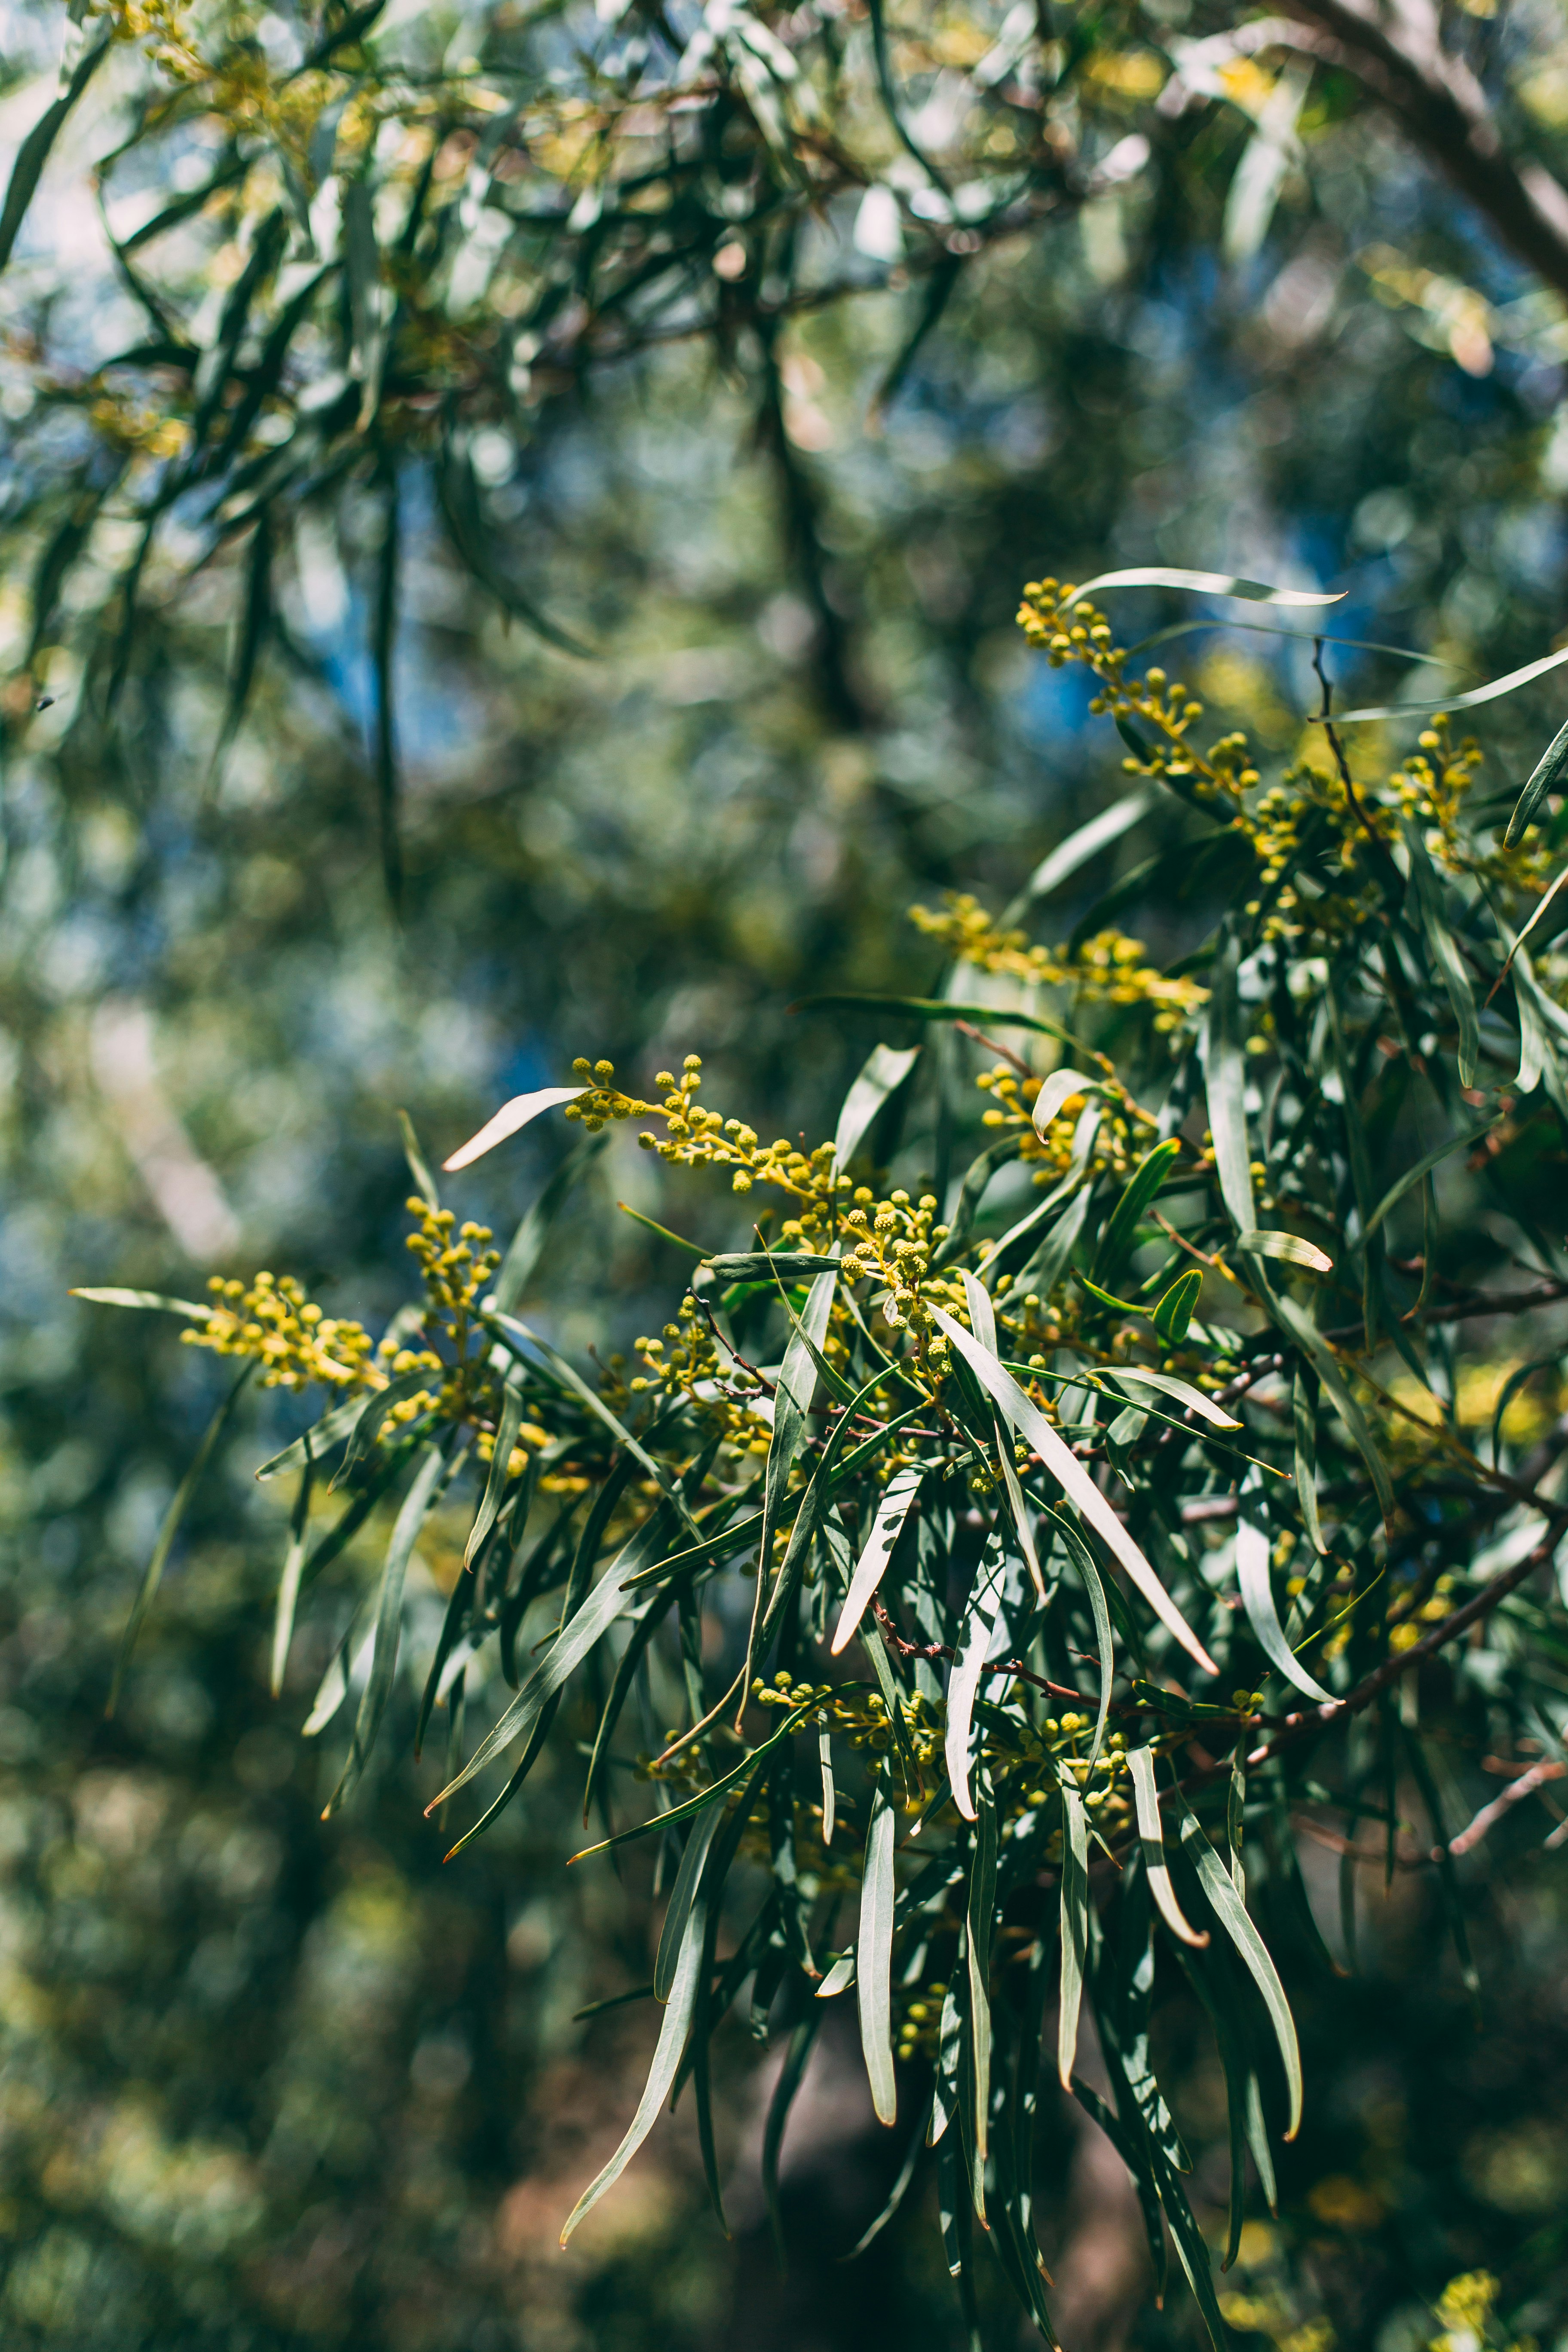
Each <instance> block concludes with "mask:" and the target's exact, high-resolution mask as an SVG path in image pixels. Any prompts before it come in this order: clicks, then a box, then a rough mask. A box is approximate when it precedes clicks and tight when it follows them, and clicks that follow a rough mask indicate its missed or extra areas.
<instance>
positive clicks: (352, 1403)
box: [256, 1393, 365, 1479]
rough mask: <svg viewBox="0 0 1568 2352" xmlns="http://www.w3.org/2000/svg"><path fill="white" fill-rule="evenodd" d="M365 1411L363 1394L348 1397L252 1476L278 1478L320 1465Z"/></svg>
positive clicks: (313, 1423)
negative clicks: (309, 1466)
mask: <svg viewBox="0 0 1568 2352" xmlns="http://www.w3.org/2000/svg"><path fill="white" fill-rule="evenodd" d="M364 1408H365V1399H364V1396H363V1393H362V1394H360V1395H359V1396H352V1397H349V1398H347V1399H345V1401H344V1402H343V1403H342V1404H335V1405H333V1407H332V1409H331V1412H324V1413H323V1414H322V1415H321V1419H320V1421H316V1422H312V1423H311V1424H310V1428H309V1429H308V1430H306V1432H305V1433H304V1434H303V1436H302V1437H297V1438H296V1439H295V1440H294V1443H293V1444H292V1445H286V1446H285V1447H284V1448H283V1451H282V1453H281V1454H273V1455H272V1456H271V1457H270V1459H269V1460H268V1461H266V1462H264V1463H263V1464H262V1465H261V1467H260V1469H259V1470H258V1472H257V1473H256V1475H257V1476H258V1478H260V1479H268V1478H281V1477H282V1476H283V1475H285V1473H286V1472H288V1471H290V1470H300V1469H303V1467H304V1466H305V1465H306V1463H307V1462H320V1461H321V1457H322V1455H323V1454H326V1453H328V1452H329V1451H330V1450H331V1447H332V1446H334V1445H335V1444H337V1442H338V1440H339V1438H340V1437H346V1436H347V1435H348V1433H349V1432H350V1430H351V1429H352V1428H353V1425H354V1423H355V1422H356V1421H358V1419H359V1417H360V1415H361V1413H362V1412H363V1411H364Z"/></svg>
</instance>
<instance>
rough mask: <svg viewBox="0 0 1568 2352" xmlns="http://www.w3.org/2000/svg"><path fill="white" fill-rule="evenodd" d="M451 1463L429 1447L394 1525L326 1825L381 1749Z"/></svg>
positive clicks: (325, 1810)
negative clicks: (419, 1558) (416, 1564)
mask: <svg viewBox="0 0 1568 2352" xmlns="http://www.w3.org/2000/svg"><path fill="white" fill-rule="evenodd" d="M451 1467H452V1465H451V1464H450V1463H449V1461H448V1460H447V1457H446V1455H445V1454H443V1451H442V1449H441V1447H440V1445H439V1444H435V1443H434V1442H432V1443H431V1444H428V1445H426V1448H425V1450H424V1454H423V1455H422V1456H421V1459H420V1462H419V1466H418V1468H417V1469H416V1472H415V1474H414V1483H413V1485H412V1486H410V1487H409V1489H408V1492H407V1494H406V1495H405V1496H404V1498H403V1504H402V1507H401V1508H400V1510H399V1511H398V1514H397V1517H396V1518H395V1521H394V1522H393V1528H392V1538H391V1541H390V1542H389V1543H388V1545H387V1547H386V1559H385V1561H384V1564H383V1567H382V1571H381V1589H380V1591H379V1592H378V1594H377V1596H376V1605H375V1647H374V1651H373V1653H372V1654H371V1664H370V1679H369V1681H368V1682H367V1683H366V1684H365V1686H364V1691H363V1696H361V1699H360V1704H359V1713H358V1715H357V1716H356V1717H355V1718H354V1727H353V1740H352V1741H351V1743H350V1747H349V1753H348V1759H347V1761H346V1762H345V1764H344V1766H343V1769H342V1774H341V1775H340V1777H339V1780H338V1785H337V1787H336V1788H335V1789H334V1790H332V1793H331V1796H330V1797H329V1798H328V1800H327V1802H326V1805H325V1807H324V1808H323V1810H322V1814H321V1818H322V1820H323V1821H330V1820H331V1816H332V1815H333V1814H334V1813H337V1812H341V1811H342V1808H343V1807H344V1805H346V1804H347V1802H348V1801H349V1799H350V1798H351V1797H352V1796H353V1792H354V1790H355V1789H357V1788H358V1786H359V1783H360V1781H361V1780H362V1779H363V1775H364V1769H365V1766H366V1765H367V1764H368V1763H369V1761H370V1755H371V1750H372V1748H374V1745H375V1737H376V1733H377V1732H378V1731H379V1730H380V1728H381V1718H382V1717H383V1715H384V1713H385V1711H386V1702H387V1700H388V1698H389V1697H390V1696H391V1695H392V1678H393V1675H394V1674H395V1672H396V1668H397V1653H398V1648H399V1644H400V1643H401V1640H402V1633H403V1587H404V1581H405V1578H406V1576H407V1573H408V1562H409V1559H410V1558H411V1557H412V1554H413V1551H414V1547H415V1545H416V1542H417V1541H418V1539H419V1530H420V1528H422V1527H423V1526H424V1524H425V1519H426V1514H427V1512H428V1511H429V1509H430V1506H431V1504H432V1502H433V1501H434V1500H435V1496H436V1490H437V1485H438V1484H439V1482H440V1479H441V1475H442V1472H443V1471H444V1470H447V1471H449V1470H450V1468H451Z"/></svg>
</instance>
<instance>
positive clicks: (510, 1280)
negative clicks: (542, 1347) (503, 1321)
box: [495, 1134, 609, 1315]
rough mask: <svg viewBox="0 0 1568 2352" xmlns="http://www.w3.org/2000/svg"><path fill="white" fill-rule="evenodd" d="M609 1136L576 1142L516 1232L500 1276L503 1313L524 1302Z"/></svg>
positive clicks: (499, 1297)
mask: <svg viewBox="0 0 1568 2352" xmlns="http://www.w3.org/2000/svg"><path fill="white" fill-rule="evenodd" d="M608 1142H609V1137H608V1136H607V1135H602V1134H601V1135H585V1136H584V1138H583V1139H582V1141H581V1143H578V1144H575V1145H574V1147H573V1149H572V1150H570V1151H569V1152H568V1153H567V1155H566V1157H565V1159H564V1160H563V1161H562V1162H561V1165H560V1167H559V1168H557V1170H556V1171H555V1173H554V1174H553V1175H552V1177H551V1179H550V1181H549V1182H548V1183H547V1184H546V1185H545V1187H544V1190H543V1191H542V1192H541V1194H540V1196H539V1198H538V1200H537V1201H535V1202H534V1203H533V1205H532V1207H531V1209H530V1210H529V1211H528V1213H527V1214H526V1215H525V1216H524V1218H523V1220H522V1222H521V1224H520V1225H519V1226H518V1229H517V1231H516V1233H515V1234H513V1235H512V1237H511V1241H510V1244H509V1246H508V1249H507V1254H506V1255H505V1257H504V1258H502V1260H501V1262H500V1269H499V1271H498V1272H497V1275H496V1286H495V1302H496V1305H497V1306H498V1307H500V1311H501V1313H502V1314H503V1315H510V1314H512V1313H514V1312H515V1310H516V1308H517V1307H519V1306H520V1305H521V1301H522V1298H523V1296H524V1294H525V1293H526V1291H527V1289H528V1286H529V1284H530V1283H531V1281H532V1279H533V1274H534V1269H535V1267H536V1266H537V1265H538V1264H539V1261H540V1259H541V1258H542V1256H543V1255H544V1244H545V1243H546V1241H547V1240H548V1238H549V1234H550V1228H551V1226H552V1224H553V1223H554V1222H555V1219H556V1217H557V1215H558V1214H559V1213H560V1210H561V1206H562V1203H563V1202H564V1201H565V1199H566V1197H567V1195H568V1193H569V1192H571V1191H572V1190H573V1188H574V1185H575V1184H576V1183H577V1182H578V1181H579V1180H580V1179H581V1178H582V1177H583V1176H584V1175H585V1174H586V1173H587V1171H588V1169H589V1168H590V1167H591V1166H592V1165H593V1163H594V1161H595V1160H597V1158H598V1157H599V1155H600V1153H601V1152H602V1151H603V1150H605V1146H606V1144H607V1143H608Z"/></svg>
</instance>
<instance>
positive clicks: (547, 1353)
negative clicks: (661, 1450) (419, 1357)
mask: <svg viewBox="0 0 1568 2352" xmlns="http://www.w3.org/2000/svg"><path fill="white" fill-rule="evenodd" d="M483 1303H484V1306H485V1310H486V1313H487V1315H488V1316H489V1321H490V1324H491V1326H492V1327H493V1328H495V1329H496V1330H497V1334H498V1336H499V1338H500V1340H501V1343H502V1345H503V1346H504V1347H506V1348H508V1349H510V1352H511V1353H512V1354H514V1355H515V1354H517V1353H518V1352H519V1350H518V1346H517V1343H518V1342H519V1341H521V1342H522V1344H523V1345H524V1346H526V1347H529V1348H532V1349H535V1350H536V1351H537V1353H538V1354H539V1355H541V1356H542V1357H543V1359H544V1360H545V1362H546V1363H547V1364H548V1365H549V1366H550V1369H551V1370H552V1372H553V1373H554V1375H555V1377H556V1379H557V1380H558V1381H561V1382H563V1385H564V1386H565V1387H567V1388H569V1389H570V1390H571V1391H572V1393H573V1395H574V1397H575V1398H576V1399H577V1401H578V1402H579V1403H580V1404H583V1405H585V1406H586V1407H587V1409H588V1411H589V1412H591V1413H592V1414H593V1416H594V1418H595V1421H597V1422H600V1423H603V1424H604V1426H605V1428H606V1429H607V1430H608V1431H609V1433H610V1435H611V1436H612V1437H613V1438H614V1439H615V1440H616V1444H620V1445H624V1446H625V1448H626V1452H627V1453H628V1454H630V1455H631V1456H632V1459H633V1460H634V1461H636V1462H640V1463H641V1465H642V1466H643V1468H644V1469H645V1470H646V1471H647V1475H648V1476H649V1477H650V1478H651V1479H652V1480H653V1482H654V1485H655V1486H657V1487H658V1489H659V1491H660V1493H661V1494H663V1495H664V1496H666V1498H667V1499H668V1501H670V1502H672V1503H673V1504H674V1506H675V1508H676V1510H677V1511H678V1512H679V1515H680V1517H681V1519H682V1520H683V1521H684V1523H685V1525H686V1526H687V1527H688V1528H689V1529H690V1531H691V1533H692V1535H693V1536H696V1537H699V1538H700V1534H701V1530H700V1528H699V1527H698V1525H697V1522H696V1521H695V1520H694V1519H693V1517H692V1516H691V1513H690V1511H689V1508H688V1507H687V1503H686V1498H685V1496H683V1495H681V1494H680V1493H679V1490H678V1489H677V1488H676V1487H675V1486H672V1485H671V1482H670V1480H669V1477H668V1474H667V1472H666V1471H665V1469H664V1466H663V1465H662V1464H661V1463H659V1462H658V1461H656V1460H655V1458H654V1456H653V1455H652V1454H650V1453H649V1452H648V1450H647V1446H646V1445H644V1444H643V1443H642V1442H641V1440H640V1439H639V1438H636V1437H634V1436H633V1435H632V1433H631V1431H630V1430H629V1429H628V1428H627V1427H626V1423H624V1422H623V1421H622V1420H621V1419H620V1417H619V1415H618V1414H616V1413H614V1412H611V1410H610V1408H609V1406H608V1405H607V1404H606V1403H605V1400H604V1398H603V1397H602V1396H600V1395H599V1393H598V1391H596V1390H595V1389H592V1388H590V1387H589V1385H588V1383H587V1381H585V1380H584V1378H583V1376H582V1374H581V1373H580V1372H578V1371H575V1370H574V1369H573V1367H572V1366H571V1365H570V1364H569V1363H568V1362H567V1360H566V1359H565V1357H564V1356H563V1355H561V1354H560V1353H559V1352H558V1351H557V1350H556V1349H554V1348H552V1346H551V1344H550V1342H549V1340H548V1339H541V1338H540V1336H539V1334H538V1332H537V1331H531V1330H530V1329H529V1328H528V1326H527V1324H526V1323H520V1322H519V1321H518V1319H517V1318H516V1316H515V1315H503V1314H501V1313H500V1311H499V1310H498V1309H497V1308H496V1307H495V1306H494V1302H493V1300H487V1301H485V1302H483ZM523 1361H524V1362H526V1361H527V1359H526V1358H523Z"/></svg>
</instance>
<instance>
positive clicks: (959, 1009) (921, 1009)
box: [788, 989, 1089, 1054]
mask: <svg viewBox="0 0 1568 2352" xmlns="http://www.w3.org/2000/svg"><path fill="white" fill-rule="evenodd" d="M788 1009H789V1011H790V1012H791V1013H813V1012H822V1013H903V1014H904V1015H905V1017H906V1018H907V1019H909V1020H910V1021H973V1022H974V1023H976V1024H979V1023H981V1022H984V1024H985V1026H986V1028H988V1029H1029V1030H1033V1031H1034V1032H1035V1033H1036V1034H1037V1035H1038V1036H1041V1037H1054V1038H1056V1040H1057V1042H1058V1045H1067V1046H1068V1047H1070V1049H1071V1050H1072V1052H1073V1053H1075V1054H1088V1053H1089V1047H1088V1046H1087V1045H1083V1044H1081V1043H1080V1041H1079V1039H1078V1038H1077V1037H1075V1036H1074V1035H1073V1034H1072V1031H1071V1030H1070V1029H1064V1028H1063V1027H1062V1024H1061V1023H1060V1022H1059V1021H1051V1020H1048V1019H1047V1017H1046V1015H1045V1014H1044V1013H1022V1012H1020V1011H1019V1010H1018V1008H1017V1006H1016V1005H1012V1004H961V1003H956V1002H955V1001H954V1000H953V999H952V998H951V997H946V996H860V995H856V994H853V993H851V992H848V991H847V990H843V989H834V990H831V991H828V992H825V993H824V994H822V995H820V996H801V997H797V998H796V1000H795V1003H793V1004H792V1005H790V1006H789V1008H788Z"/></svg>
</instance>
